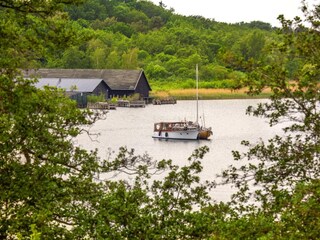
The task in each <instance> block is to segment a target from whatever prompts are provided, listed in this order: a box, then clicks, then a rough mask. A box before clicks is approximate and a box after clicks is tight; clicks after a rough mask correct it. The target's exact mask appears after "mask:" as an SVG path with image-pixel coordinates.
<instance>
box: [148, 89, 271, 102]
mask: <svg viewBox="0 0 320 240" xmlns="http://www.w3.org/2000/svg"><path fill="white" fill-rule="evenodd" d="M198 94H199V99H201V100H219V99H265V98H269V97H270V96H271V91H268V90H265V91H263V92H262V93H260V94H259V95H255V96H250V95H248V94H247V89H239V90H230V89H199V92H198ZM150 95H151V97H152V98H155V99H167V98H174V99H176V100H196V90H195V89H173V90H163V91H155V92H151V94H150Z"/></svg>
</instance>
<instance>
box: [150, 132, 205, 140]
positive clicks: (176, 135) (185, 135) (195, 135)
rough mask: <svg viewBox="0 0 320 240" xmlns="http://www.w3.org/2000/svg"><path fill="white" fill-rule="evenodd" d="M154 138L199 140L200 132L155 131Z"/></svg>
mask: <svg viewBox="0 0 320 240" xmlns="http://www.w3.org/2000/svg"><path fill="white" fill-rule="evenodd" d="M152 137H153V138H159V139H180V140H197V139H199V131H198V130H185V131H155V132H154V133H153V135H152Z"/></svg>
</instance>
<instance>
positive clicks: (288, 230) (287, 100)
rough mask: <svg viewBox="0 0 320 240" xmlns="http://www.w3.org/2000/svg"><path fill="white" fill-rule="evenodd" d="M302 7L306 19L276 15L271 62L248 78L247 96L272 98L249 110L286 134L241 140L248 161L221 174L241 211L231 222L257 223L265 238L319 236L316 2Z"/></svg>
mask: <svg viewBox="0 0 320 240" xmlns="http://www.w3.org/2000/svg"><path fill="white" fill-rule="evenodd" d="M302 9H303V12H304V13H305V18H306V23H307V24H304V22H302V20H301V19H299V18H295V20H294V21H291V20H286V19H285V18H284V17H283V16H280V18H279V19H280V20H281V21H282V26H283V28H282V31H281V35H282V42H281V43H279V42H278V43H276V44H274V45H272V48H271V49H270V50H271V51H270V52H271V53H272V54H274V56H275V57H274V58H272V59H273V61H269V62H268V63H267V64H266V63H264V64H263V65H261V66H260V67H259V68H257V69H256V70H255V71H253V72H251V75H250V79H251V81H250V82H249V86H250V93H251V94H257V93H260V92H261V90H262V89H264V88H266V87H268V88H270V89H271V90H272V96H271V99H270V100H271V101H269V102H266V103H261V104H259V105H258V106H257V107H256V108H253V107H249V108H248V113H249V114H253V115H254V116H260V117H265V118H267V119H269V123H270V125H271V126H273V125H276V124H281V123H285V124H284V125H283V130H284V132H283V133H284V134H283V135H277V136H275V137H274V138H272V139H269V140H268V142H264V141H260V142H258V143H256V144H252V143H249V142H248V141H244V142H243V144H244V145H245V146H247V147H248V148H249V150H248V152H247V153H245V154H240V153H239V152H237V151H235V152H234V157H235V160H246V161H247V162H246V164H244V165H242V166H239V167H235V166H233V167H231V168H229V169H227V170H226V171H224V172H223V175H222V177H223V179H224V182H225V183H233V184H234V185H235V186H236V187H237V188H238V189H239V191H238V193H237V194H235V195H234V196H233V198H232V203H233V204H234V205H235V209H236V210H237V211H238V212H239V213H240V215H236V216H237V217H236V218H234V219H233V220H234V221H231V222H233V223H236V222H238V223H240V222H239V220H240V221H242V222H243V223H244V222H246V223H247V224H248V225H251V226H252V224H256V223H257V221H260V220H262V222H264V224H263V226H260V227H257V229H256V231H255V234H260V237H264V238H268V239H269V238H271V239H272V238H274V237H275V236H277V238H278V239H289V238H290V239H293V238H295V239H297V238H299V239H316V238H318V236H317V232H318V231H319V230H320V229H319V224H318V223H317V222H318V220H319V208H318V207H316V206H315V202H318V201H319V199H320V195H319V191H318V189H319V178H320V175H319V166H320V165H319V163H320V112H319V110H320V109H319V103H320V94H319V93H320V66H319V62H320V59H319V56H320V55H319V49H318V47H317V46H319V44H320V34H319V30H320V29H319V24H318V23H319V5H317V6H315V9H314V10H312V11H309V10H308V8H307V6H306V5H303V8H302ZM292 56H294V57H296V58H298V59H300V61H301V63H302V64H301V67H300V69H299V71H298V72H299V76H298V78H297V79H294V80H293V79H291V78H289V77H288V76H290V75H289V71H288V70H287V69H286V66H287V62H288V61H290V60H291V59H292ZM234 226H236V225H234ZM231 229H232V228H231Z"/></svg>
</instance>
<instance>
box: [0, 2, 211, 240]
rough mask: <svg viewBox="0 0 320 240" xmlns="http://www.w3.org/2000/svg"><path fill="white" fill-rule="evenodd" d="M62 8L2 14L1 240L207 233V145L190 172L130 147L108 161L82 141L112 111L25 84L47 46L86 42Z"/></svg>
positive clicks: (31, 6)
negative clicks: (92, 108)
mask: <svg viewBox="0 0 320 240" xmlns="http://www.w3.org/2000/svg"><path fill="white" fill-rule="evenodd" d="M63 2H67V1H63ZM1 4H2V5H3V4H11V2H10V1H4V2H3V1H2V2H1ZM19 4H21V5H19ZM51 4H52V5H51ZM55 4H58V6H56V5H55ZM59 4H60V2H59V1H54V2H52V1H46V2H45V3H41V4H40V3H39V2H38V1H22V2H21V1H18V2H17V1H13V2H12V5H6V6H5V7H6V8H4V7H2V8H0V15H1V16H2V17H3V18H1V21H0V24H1V28H0V31H1V35H0V43H1V50H3V55H2V57H1V68H0V69H1V70H0V73H1V74H0V83H1V84H0V191H1V195H0V216H1V217H0V238H1V239H28V238H31V239H40V238H41V239H106V238H112V239H148V238H152V239H163V238H166V239H177V238H179V239H188V238H189V239H195V238H203V237H204V236H208V235H209V234H210V223H211V219H210V215H209V214H208V212H202V211H201V209H202V207H205V206H207V204H208V201H209V197H208V194H207V189H208V187H209V186H208V185H207V184H201V182H200V179H199V176H198V174H199V172H200V171H201V169H202V167H201V162H200V160H201V158H202V157H203V155H204V154H205V153H206V152H207V151H208V149H207V148H206V147H202V148H200V149H198V150H196V151H195V153H194V154H193V155H192V156H191V157H190V159H189V165H187V166H185V167H182V168H179V167H178V166H175V165H173V164H172V162H171V161H170V160H167V161H166V160H163V161H159V162H157V161H153V160H151V159H150V157H149V156H147V155H144V156H136V155H134V151H133V150H132V151H129V150H127V149H125V148H121V149H120V151H119V153H118V154H117V156H116V157H115V158H114V159H108V158H106V159H101V158H99V157H98V155H97V151H87V150H85V149H82V148H81V147H78V146H77V145H76V144H75V143H74V138H75V137H76V136H78V135H79V134H81V133H83V134H90V133H89V132H88V128H87V126H90V125H91V124H93V123H94V122H95V121H96V120H98V119H100V118H102V117H104V113H103V112H90V111H88V110H80V109H77V108H76V103H75V102H74V101H72V100H71V99H68V98H66V96H65V93H64V92H63V91H62V90H59V89H57V88H51V87H45V88H44V89H38V88H36V87H35V83H36V81H37V80H36V79H25V78H23V74H22V73H21V71H20V70H19V69H24V68H26V69H25V70H26V71H27V69H28V68H29V67H30V68H31V67H33V66H35V65H37V64H38V62H39V59H40V60H41V59H42V58H45V56H46V54H47V52H46V51H43V50H44V49H47V48H49V47H50V49H51V50H52V51H54V50H56V51H58V50H64V48H67V47H71V46H69V45H70V43H72V42H73V41H74V40H73V39H72V37H76V38H77V37H78V36H77V35H76V34H75V35H72V34H71V32H72V31H71V30H72V29H69V28H68V26H69V25H68V24H67V22H68V20H67V18H66V16H65V15H64V14H63V13H62V12H61V9H62V8H60V7H62V6H60V5H59ZM58 7H59V8H58ZM56 10H59V11H56ZM43 13H45V14H43ZM55 14H56V15H55ZM38 15H40V16H38ZM59 16H63V18H60V17H59ZM21 17H22V18H23V20H28V19H31V20H32V21H31V22H30V23H31V24H27V23H28V21H23V20H21ZM53 19H56V20H57V22H56V21H54V20H53ZM62 19H64V21H65V22H64V21H63V20H62ZM20 21H21V22H20ZM47 21H48V22H47ZM51 21H52V22H51ZM53 21H54V22H55V23H57V25H54V24H53ZM4 23H7V24H8V26H6V24H4ZM35 23H37V24H35ZM51 24H53V25H51ZM62 26H64V27H65V28H63V27H62ZM11 27H14V28H12V29H11ZM54 27H56V28H54ZM51 28H53V29H51ZM14 29H15V30H17V32H15V31H13V30H14ZM53 30H56V32H55V34H56V35H54V34H53V32H50V31H53ZM69 31H70V32H69ZM48 32H49V33H48ZM19 33H20V34H21V39H20V38H19V37H18V34H19ZM44 33H48V35H46V34H44ZM56 36H59V39H58V41H57V38H56ZM3 43H7V44H3ZM15 47H16V48H15ZM10 53H12V54H10ZM164 170H167V171H168V172H167V174H165V173H164V174H165V175H164V177H163V179H162V180H157V181H152V180H153V179H151V177H152V174H153V173H159V172H160V173H161V172H163V171H164ZM108 174H109V175H114V174H125V175H126V174H130V175H135V178H134V180H133V181H132V182H130V181H129V180H122V181H119V180H112V179H111V180H106V179H103V178H101V177H100V176H104V175H108ZM193 206H196V207H198V209H199V210H194V209H193ZM181 223H183V224H181Z"/></svg>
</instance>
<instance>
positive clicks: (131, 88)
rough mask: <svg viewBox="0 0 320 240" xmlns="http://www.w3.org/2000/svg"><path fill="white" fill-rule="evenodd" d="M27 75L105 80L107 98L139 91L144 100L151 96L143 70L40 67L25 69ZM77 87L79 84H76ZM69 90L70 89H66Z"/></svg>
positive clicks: (89, 80)
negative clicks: (37, 68)
mask: <svg viewBox="0 0 320 240" xmlns="http://www.w3.org/2000/svg"><path fill="white" fill-rule="evenodd" d="M24 75H25V77H37V78H38V79H39V81H42V80H41V79H60V80H61V81H63V82H64V81H67V80H70V79H73V80H80V79H81V80H83V81H87V82H88V85H90V84H93V85H94V84H96V82H95V81H96V80H97V79H100V80H103V81H104V82H105V83H106V85H107V89H106V98H109V99H110V98H112V97H124V96H131V95H133V94H135V93H138V94H139V95H140V97H141V98H142V99H144V100H147V99H148V98H149V92H150V91H151V87H150V85H149V82H148V80H147V78H146V75H145V73H144V71H143V70H123V69H39V70H28V71H25V74H24ZM76 87H77V88H79V86H77V85H76ZM66 91H68V89H66Z"/></svg>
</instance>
